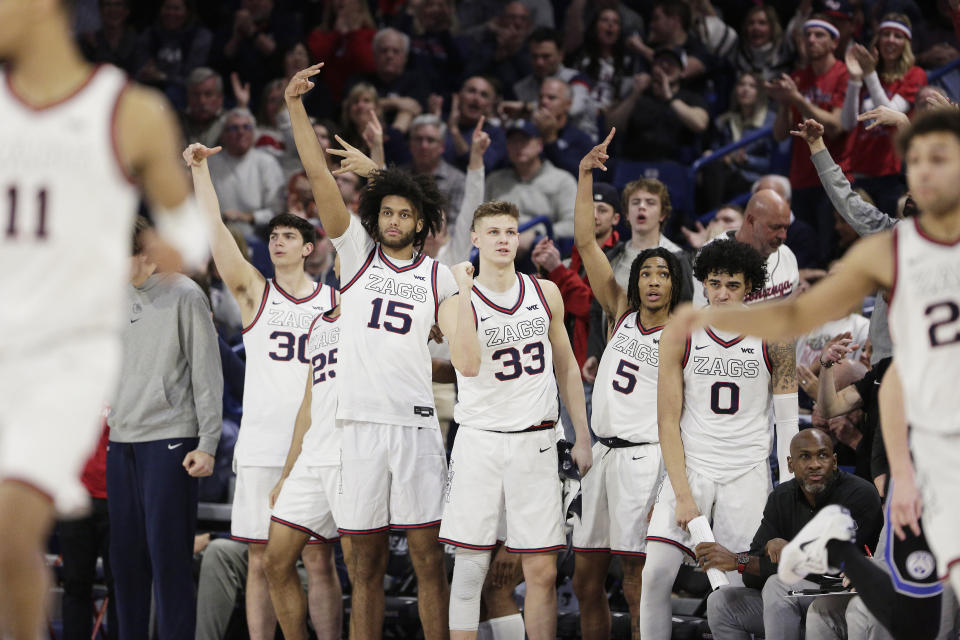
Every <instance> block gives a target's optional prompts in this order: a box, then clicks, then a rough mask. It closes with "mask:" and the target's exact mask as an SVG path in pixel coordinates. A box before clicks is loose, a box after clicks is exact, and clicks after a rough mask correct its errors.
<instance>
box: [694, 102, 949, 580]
mask: <svg viewBox="0 0 960 640" xmlns="http://www.w3.org/2000/svg"><path fill="white" fill-rule="evenodd" d="M800 126H804V123H801V125H800ZM899 151H900V154H901V156H902V157H903V159H904V160H905V161H906V163H907V185H908V187H909V189H910V193H911V194H912V196H913V198H914V200H915V201H916V203H917V206H918V208H919V210H920V214H919V215H918V216H917V217H916V218H915V219H914V220H913V221H912V222H908V223H903V224H900V225H897V227H896V228H894V229H893V230H892V231H888V232H883V233H878V234H876V235H873V236H870V237H866V238H863V239H861V240H858V241H857V243H856V244H854V246H853V247H851V248H850V250H849V251H848V252H847V254H846V256H845V257H844V258H843V260H842V261H841V266H840V268H838V269H837V270H836V272H834V273H831V274H830V276H828V277H827V278H824V279H823V280H822V281H820V282H819V283H817V284H816V285H814V286H813V287H812V288H811V289H810V290H809V291H807V292H805V293H804V294H803V295H801V296H798V297H797V298H794V299H791V300H788V301H784V302H779V303H777V304H771V305H769V306H764V307H758V308H756V309H750V310H749V311H746V310H740V309H707V310H705V311H702V312H700V313H697V312H693V311H691V310H689V309H688V310H685V311H684V313H683V316H682V321H683V324H684V325H686V326H697V325H700V324H703V323H709V324H710V325H711V326H716V327H719V328H722V329H727V330H742V331H745V332H748V333H756V334H759V335H763V336H767V337H771V338H782V337H786V336H797V335H802V334H804V333H806V332H808V331H810V330H812V329H814V328H815V327H818V326H820V325H821V324H823V323H824V322H827V321H829V320H835V319H837V318H840V317H843V316H844V315H845V314H846V313H848V312H849V311H850V305H851V301H854V300H860V299H862V297H863V296H865V295H868V294H869V293H871V292H873V291H874V290H876V289H877V288H883V289H887V290H888V291H889V298H890V314H889V318H890V335H891V337H892V338H893V359H894V362H895V363H896V365H895V366H896V368H893V367H891V370H893V371H894V372H895V373H894V374H893V375H894V376H896V377H897V378H899V382H900V383H901V385H902V388H903V398H904V405H905V406H904V409H905V411H906V417H907V422H908V423H909V425H910V452H912V454H913V465H911V464H910V461H909V453H908V451H907V449H906V443H907V434H906V433H899V434H897V438H895V439H894V440H893V441H887V442H886V447H887V455H888V457H889V458H890V469H891V476H892V478H891V479H892V480H893V484H894V489H893V494H892V498H891V499H892V501H893V502H892V506H891V509H892V514H891V521H892V522H893V524H894V525H896V526H903V525H904V524H906V525H911V526H916V523H917V518H918V517H919V514H920V511H921V504H922V511H923V530H924V532H925V533H926V536H927V540H928V541H929V543H930V547H931V549H932V550H933V552H934V554H935V555H936V556H937V568H938V570H939V572H940V575H942V576H946V575H947V574H948V573H949V576H950V582H951V583H952V584H953V586H954V588H955V590H960V536H958V535H957V530H958V527H960V518H958V515H957V509H956V505H957V504H960V394H958V393H957V386H956V385H957V380H958V378H960V180H957V176H960V113H958V112H957V111H956V109H953V108H947V109H938V110H932V111H928V112H926V113H924V114H922V115H920V116H918V117H917V118H916V119H915V120H914V121H913V123H912V124H911V125H910V127H909V128H907V129H906V130H905V131H904V133H903V134H902V135H901V138H900V140H899ZM888 375H890V374H889V372H888ZM914 465H915V467H916V469H917V474H916V475H917V477H916V479H915V478H914V476H913V473H912V471H913V467H914ZM918 484H919V493H918V491H917V485H918ZM920 495H922V497H923V499H922V502H921V500H920ZM916 531H919V528H917V529H916ZM811 546H812V547H816V548H818V549H825V545H824V544H819V545H811ZM958 592H960V591H958Z"/></svg>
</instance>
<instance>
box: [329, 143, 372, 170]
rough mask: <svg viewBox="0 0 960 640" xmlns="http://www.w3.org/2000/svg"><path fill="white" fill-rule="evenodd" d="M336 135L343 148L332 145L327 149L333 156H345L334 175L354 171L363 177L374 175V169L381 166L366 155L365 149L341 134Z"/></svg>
mask: <svg viewBox="0 0 960 640" xmlns="http://www.w3.org/2000/svg"><path fill="white" fill-rule="evenodd" d="M334 137H335V138H336V140H337V142H339V143H340V145H341V146H342V147H343V149H334V148H333V147H330V148H329V149H327V153H329V154H330V155H332V156H337V157H338V158H343V160H341V161H340V168H339V169H335V170H334V171H333V175H335V176H338V175H340V174H341V173H348V172H350V171H352V172H354V173H355V174H357V175H358V176H360V177H361V178H369V177H370V176H371V175H373V172H374V171H377V170H378V169H379V168H380V167H378V166H377V163H376V162H374V161H373V160H371V159H370V158H368V157H367V156H366V155H364V153H363V151H360V149H357V148H356V147H354V146H353V145H351V144H350V143H349V142H347V141H346V140H344V139H343V138H341V137H340V136H334Z"/></svg>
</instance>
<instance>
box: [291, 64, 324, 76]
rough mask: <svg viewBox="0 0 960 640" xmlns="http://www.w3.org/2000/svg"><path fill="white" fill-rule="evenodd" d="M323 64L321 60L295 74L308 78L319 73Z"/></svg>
mask: <svg viewBox="0 0 960 640" xmlns="http://www.w3.org/2000/svg"><path fill="white" fill-rule="evenodd" d="M323 65H324V63H323V62H318V63H317V64H313V65H310V66H309V67H307V68H306V69H303V70H302V71H299V72H298V73H297V75H298V76H299V77H301V78H310V77H312V76H315V75H317V74H318V73H320V69H323Z"/></svg>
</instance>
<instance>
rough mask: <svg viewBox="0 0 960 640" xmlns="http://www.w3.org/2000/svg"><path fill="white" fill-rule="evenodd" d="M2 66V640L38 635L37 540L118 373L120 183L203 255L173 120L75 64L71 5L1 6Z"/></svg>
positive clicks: (130, 210)
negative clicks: (179, 161) (142, 198)
mask: <svg viewBox="0 0 960 640" xmlns="http://www.w3.org/2000/svg"><path fill="white" fill-rule="evenodd" d="M0 60H5V61H6V65H5V67H4V68H3V70H2V71H0V140H2V141H3V142H2V144H0V188H2V189H3V204H2V205H0V295H2V297H3V300H4V303H3V311H2V312H0V443H2V444H0V512H2V513H5V514H11V515H12V514H15V517H7V518H4V519H2V521H0V539H2V540H3V545H2V546H0V636H4V637H9V638H16V639H20V638H29V639H30V640H35V639H36V638H37V637H38V636H39V635H40V633H41V629H42V628H43V625H44V620H45V616H44V609H45V605H46V602H47V593H46V590H47V587H48V584H49V579H48V576H47V574H46V570H45V569H44V564H43V550H44V545H45V544H46V541H47V536H48V534H49V531H50V528H51V526H52V524H53V521H54V516H55V514H57V513H59V514H62V515H67V514H74V515H78V514H79V513H80V512H82V511H83V510H84V509H85V508H86V506H87V501H88V498H87V493H86V491H85V490H84V489H83V487H82V485H81V484H80V482H79V479H80V472H81V469H82V467H83V463H84V461H85V460H86V458H87V457H88V455H89V453H90V451H91V450H92V449H93V447H94V445H95V444H96V441H97V437H98V436H99V433H100V417H99V416H100V413H101V411H102V409H103V403H104V400H105V399H106V398H107V397H108V395H109V394H110V393H111V391H112V388H113V385H114V383H115V382H116V375H117V372H118V367H119V364H120V362H119V357H120V342H119V330H120V324H119V323H120V322H121V321H122V318H123V314H122V308H123V305H124V304H126V297H125V294H124V290H125V286H126V282H127V279H128V276H129V256H130V238H131V235H132V230H133V220H134V212H135V210H136V206H137V199H138V188H137V186H134V184H133V182H132V181H131V179H130V178H135V179H136V181H137V184H138V185H140V186H141V187H142V189H143V192H144V194H145V195H146V197H147V199H148V201H149V203H150V206H151V209H152V211H153V214H154V215H153V218H154V221H155V224H156V227H157V229H158V231H159V233H160V236H161V237H162V238H163V239H164V240H165V241H166V242H168V243H170V244H171V245H173V247H174V248H175V249H176V250H177V251H178V252H179V254H180V256H181V257H182V258H183V261H184V262H185V263H186V264H187V265H188V266H189V267H191V268H195V267H198V266H200V265H202V264H203V262H204V260H205V255H206V253H207V247H206V238H205V236H204V233H203V231H204V228H203V224H202V220H201V219H200V217H199V215H197V213H196V211H195V207H194V206H193V200H192V199H191V198H189V187H188V184H187V181H186V180H185V179H184V176H183V175H182V173H181V171H180V169H179V167H177V163H176V162H175V156H174V155H172V154H173V152H174V150H175V149H176V147H177V145H178V144H179V143H178V140H179V137H180V136H179V131H178V128H177V125H176V121H175V119H174V117H173V114H174V111H173V109H172V108H170V106H169V105H168V104H167V102H166V100H165V99H164V98H163V97H162V96H160V95H159V94H157V93H156V92H153V91H151V90H148V89H145V88H142V87H138V86H135V85H132V84H130V83H129V81H128V79H127V78H126V76H125V75H124V74H123V73H122V72H121V71H119V70H118V69H116V68H114V67H112V66H109V65H101V66H98V67H93V66H91V65H90V64H89V63H87V62H86V61H85V60H84V59H83V56H82V55H81V53H80V51H79V50H78V49H77V47H76V45H75V43H74V39H73V36H72V33H71V15H70V11H69V3H68V2H66V1H61V0H39V1H36V2H22V1H20V0H0ZM158 249H159V246H158V243H157V242H153V243H152V248H151V253H152V259H153V260H154V261H156V262H159V263H162V264H163V265H164V267H165V268H168V267H170V266H172V265H171V260H170V258H174V256H173V255H171V253H170V252H169V251H166V250H165V251H158ZM178 260H179V259H176V258H175V260H174V261H178ZM65 311H66V312H67V313H68V319H65V318H66V317H67V316H65V315H64V313H65Z"/></svg>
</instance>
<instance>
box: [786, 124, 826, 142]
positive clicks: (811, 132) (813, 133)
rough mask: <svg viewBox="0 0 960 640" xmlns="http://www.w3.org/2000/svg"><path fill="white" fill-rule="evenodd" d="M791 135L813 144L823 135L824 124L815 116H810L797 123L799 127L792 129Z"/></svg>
mask: <svg viewBox="0 0 960 640" xmlns="http://www.w3.org/2000/svg"><path fill="white" fill-rule="evenodd" d="M790 135H792V136H796V137H798V138H801V139H802V140H803V141H804V142H806V143H807V144H813V143H814V142H816V141H817V140H819V139H820V138H822V137H823V125H822V124H820V123H819V122H817V121H816V120H814V119H813V118H808V119H806V120H804V121H803V122H799V123H797V128H796V129H794V130H793V131H791V132H790Z"/></svg>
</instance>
